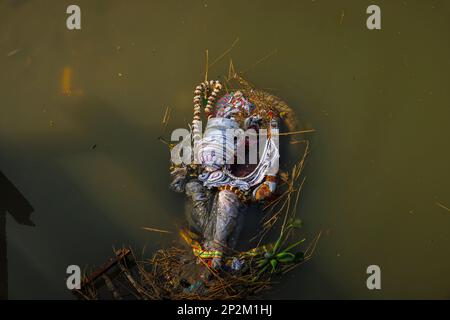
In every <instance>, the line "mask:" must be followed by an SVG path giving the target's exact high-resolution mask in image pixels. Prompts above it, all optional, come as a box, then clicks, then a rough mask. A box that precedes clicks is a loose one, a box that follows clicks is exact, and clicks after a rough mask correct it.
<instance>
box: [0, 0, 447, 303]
mask: <svg viewBox="0 0 450 320" xmlns="http://www.w3.org/2000/svg"><path fill="white" fill-rule="evenodd" d="M69 4H71V3H70V1H51V0H46V1H33V0H29V1H5V2H2V3H0V70H1V72H0V88H1V89H0V92H1V98H2V103H1V105H2V107H1V108H0V150H1V155H0V167H1V168H2V170H3V172H4V173H5V174H6V175H7V176H8V177H9V178H10V179H11V180H12V181H14V183H15V184H16V185H17V186H20V190H21V192H22V193H23V194H26V195H27V199H28V200H29V201H30V202H31V203H33V206H34V207H35V211H36V216H35V219H34V220H35V222H36V225H37V226H36V227H35V228H32V229H30V228H23V227H20V226H18V225H16V224H14V223H8V226H7V227H8V242H9V243H8V245H9V257H8V258H9V285H10V288H9V289H10V290H9V295H10V297H11V298H71V295H70V294H69V293H68V292H67V290H66V289H65V286H64V285H65V282H64V277H65V275H64V272H65V269H66V267H67V265H69V264H80V265H85V264H101V263H102V262H103V261H104V260H105V259H106V258H107V257H109V256H111V254H112V248H111V247H112V246H120V245H121V244H124V243H125V244H128V243H130V244H132V245H135V246H136V247H138V248H141V247H143V246H146V247H147V252H150V251H151V250H154V249H155V248H157V247H159V246H161V245H165V244H169V243H171V241H173V240H174V236H172V235H170V234H155V233H149V232H145V231H143V230H142V229H141V227H143V226H150V227H155V228H159V229H164V230H176V228H177V226H178V225H179V223H180V221H181V220H182V214H181V213H182V207H183V203H182V201H181V198H179V197H177V195H175V194H172V193H171V192H170V191H169V190H168V188H167V184H168V180H169V177H168V174H167V166H168V159H169V154H168V152H167V149H166V147H165V146H164V145H163V144H161V143H160V142H159V141H158V140H157V137H158V136H159V135H160V133H161V119H162V117H163V116H164V112H165V110H166V107H167V106H170V107H171V109H172V116H171V122H170V123H169V125H168V130H170V129H173V128H178V127H185V126H186V124H187V123H188V121H189V120H190V116H191V115H190V114H191V109H192V108H191V105H190V102H191V99H192V97H191V95H192V93H191V92H192V89H193V87H194V85H195V84H196V83H197V82H198V81H200V80H202V75H203V69H204V52H205V49H208V50H209V54H210V59H211V60H210V61H213V60H214V59H215V57H219V56H220V55H221V54H222V53H223V52H224V51H225V50H226V49H227V48H229V47H230V46H231V44H232V43H233V42H234V40H235V39H236V38H239V42H238V43H237V44H236V46H235V47H234V48H233V50H232V51H231V54H230V55H231V56H232V57H233V60H234V62H235V64H234V65H235V68H236V69H237V70H241V71H242V70H248V71H247V73H246V77H247V78H248V79H249V80H250V81H251V82H253V83H255V84H256V85H257V86H259V87H261V88H271V90H273V91H274V92H275V93H276V94H277V95H279V96H281V97H282V98H283V99H285V100H286V101H287V102H288V103H290V104H291V105H292V107H293V108H294V109H295V110H296V111H297V113H298V115H299V116H300V117H301V120H302V122H303V123H305V125H306V126H307V127H314V128H315V129H316V133H313V134H312V135H311V136H310V137H311V140H312V154H311V156H310V158H309V162H308V165H307V170H306V175H307V181H306V185H305V189H304V193H303V198H302V205H301V207H300V208H299V214H300V216H301V217H302V219H303V221H304V226H305V227H304V230H303V232H304V233H305V235H306V236H307V237H308V238H310V239H311V238H312V237H313V236H314V235H315V234H316V233H317V232H318V231H319V230H323V232H324V233H323V234H324V236H323V237H322V240H321V242H320V244H319V247H318V251H317V254H316V256H315V258H314V259H313V260H312V261H310V262H309V263H308V264H305V265H303V266H302V267H300V268H299V269H298V271H297V272H296V273H294V274H292V278H289V279H285V280H284V281H283V283H282V285H280V286H278V288H276V289H275V290H274V291H273V292H272V293H271V296H272V297H276V298H448V297H450V291H449V290H450V289H449V287H450V277H449V275H448V273H447V272H446V271H447V270H448V269H449V268H450V257H449V256H448V254H447V252H448V248H449V246H450V235H449V233H448V228H449V224H450V213H449V211H448V210H446V209H445V207H447V208H448V207H449V206H450V195H449V193H448V191H449V190H450V188H449V181H450V176H449V171H448V162H449V155H450V153H449V148H448V139H447V137H448V135H447V134H446V132H445V129H444V128H445V127H446V125H447V123H446V122H447V120H448V118H449V116H450V109H449V108H448V105H449V100H450V98H449V92H448V90H447V89H448V84H449V80H448V74H449V71H450V70H449V64H450V62H449V60H448V59H447V57H448V56H449V54H450V43H449V41H448V37H444V35H445V34H444V30H448V29H449V20H448V16H449V14H450V4H448V3H447V2H446V1H438V0H435V1H429V2H424V1H402V2H401V1H396V2H393V1H381V0H380V1H378V4H379V6H380V7H381V10H382V19H383V22H382V30H381V31H369V30H367V29H366V27H365V18H366V14H365V9H366V7H365V6H366V4H365V3H363V2H361V1H356V0H355V1H350V0H347V1H345V0H343V1H333V2H330V1H327V2H325V1H281V2H280V1H276V2H274V1H246V2H242V1H195V2H191V1H189V2H181V1H175V0H174V1H164V2H162V1H148V2H147V1H129V2H124V1H93V0H89V1H87V0H84V1H82V0H80V1H78V3H77V4H78V5H79V6H80V7H81V10H82V30H80V31H68V30H67V29H66V27H65V18H66V14H65V11H66V8H67V6H68V5H69ZM274 50H276V52H277V53H276V54H274V55H272V56H271V57H270V58H268V59H266V60H264V61H263V62H261V63H260V64H258V65H257V66H254V67H252V66H253V65H254V64H255V62H257V61H258V60H259V59H261V58H263V57H265V56H266V55H268V54H269V53H271V52H273V51H274ZM228 57H229V56H227V57H226V58H225V59H223V60H221V61H220V62H219V63H217V64H215V65H214V67H213V68H211V69H210V70H209V75H210V78H216V77H217V76H220V75H224V74H226V72H227V69H226V67H227V62H228V61H227V60H228ZM438 204H441V205H442V206H443V207H442V206H439V205H438ZM371 264H377V265H380V267H381V271H382V290H381V291H377V292H374V291H369V290H367V288H366V283H365V280H366V273H365V272H366V268H367V266H369V265H371ZM289 277H291V276H289Z"/></svg>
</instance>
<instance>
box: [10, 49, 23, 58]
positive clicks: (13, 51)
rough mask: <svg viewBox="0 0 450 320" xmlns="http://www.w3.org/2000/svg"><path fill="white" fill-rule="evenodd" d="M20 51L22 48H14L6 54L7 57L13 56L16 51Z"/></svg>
mask: <svg viewBox="0 0 450 320" xmlns="http://www.w3.org/2000/svg"><path fill="white" fill-rule="evenodd" d="M21 51H22V49H14V50H12V51H10V52H8V53H7V54H6V56H7V57H12V56H15V55H16V54H18V53H19V52H21Z"/></svg>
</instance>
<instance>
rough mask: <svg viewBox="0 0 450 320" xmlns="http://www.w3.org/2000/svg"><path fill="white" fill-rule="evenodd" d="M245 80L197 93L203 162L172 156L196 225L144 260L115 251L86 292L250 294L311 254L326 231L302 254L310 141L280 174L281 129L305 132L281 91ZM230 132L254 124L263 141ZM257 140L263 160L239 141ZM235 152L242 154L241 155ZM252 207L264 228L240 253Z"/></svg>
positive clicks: (194, 135)
mask: <svg viewBox="0 0 450 320" xmlns="http://www.w3.org/2000/svg"><path fill="white" fill-rule="evenodd" d="M239 83H240V84H242V85H241V86H240V87H239V88H236V89H232V90H230V91H229V92H224V93H222V94H221V90H222V85H221V84H220V82H218V81H209V82H205V83H202V84H201V85H199V86H197V87H196V89H195V91H194V117H193V123H192V131H191V134H190V135H189V136H188V142H192V144H193V146H194V147H193V150H194V152H193V157H194V158H196V159H194V162H191V163H180V164H175V163H172V165H171V170H170V171H171V177H172V181H171V184H170V187H171V189H173V190H174V191H176V192H179V193H183V194H184V195H185V196H186V198H187V199H186V218H187V222H188V226H187V227H186V228H182V229H181V230H180V237H181V239H183V242H184V244H183V245H175V246H172V247H169V248H163V249H160V250H158V251H157V252H156V253H155V254H153V255H152V256H151V257H150V258H143V259H136V258H135V257H134V254H133V253H132V252H131V251H120V252H118V253H116V259H115V260H113V262H111V263H110V264H109V265H108V266H107V267H106V268H105V267H103V269H100V270H97V271H96V272H94V273H92V274H91V276H88V277H86V278H85V281H84V282H83V287H82V288H81V290H79V292H78V291H77V296H78V297H79V298H82V299H111V298H112V299H121V298H133V299H244V298H247V297H249V296H253V295H259V294H261V292H263V291H264V290H266V289H267V288H269V287H270V285H271V278H272V276H273V275H276V274H283V273H286V272H288V271H290V270H292V269H293V268H294V267H295V266H297V265H298V264H300V263H302V262H305V261H307V260H308V259H310V257H311V256H312V253H313V252H314V249H315V246H316V244H317V241H318V239H319V236H320V234H319V236H318V237H317V238H316V239H315V240H314V241H313V243H312V244H311V245H310V246H309V247H308V248H307V249H306V250H303V251H299V250H298V249H297V248H298V246H300V245H301V244H302V243H303V241H304V239H301V240H299V241H294V242H292V241H291V239H292V237H293V235H294V231H295V229H298V228H299V227H300V224H301V223H300V221H299V220H298V219H296V218H295V210H291V209H292V208H294V209H295V208H296V207H297V201H298V199H299V193H300V191H301V189H302V185H303V180H302V179H301V178H300V177H301V173H302V170H303V167H304V163H305V158H306V156H307V154H308V143H307V140H303V141H305V144H304V146H305V148H304V149H303V150H302V152H300V153H299V154H298V153H297V156H298V155H300V159H299V161H298V162H295V164H294V165H293V166H292V171H290V172H286V171H284V172H281V173H280V174H279V163H278V162H279V160H283V161H282V162H285V161H284V160H285V159H284V158H282V157H280V153H281V149H282V148H280V147H279V145H278V142H277V139H278V136H279V135H281V134H278V128H279V127H282V126H285V127H286V128H287V129H288V130H289V132H294V133H298V132H301V131H297V119H296V117H295V114H294V113H293V112H292V110H291V109H290V108H289V107H288V106H287V104H286V103H284V102H283V101H282V100H281V99H279V98H277V97H276V96H274V95H272V94H269V93H267V92H265V91H261V90H258V89H254V88H252V87H250V86H249V85H248V84H247V83H246V82H245V81H244V80H243V79H241V78H239ZM216 101H217V102H216ZM202 108H203V111H204V115H205V118H206V120H207V125H206V128H207V129H210V132H208V130H206V132H205V134H202V132H201V127H202V126H201V115H202V112H201V111H202ZM165 118H166V117H165ZM229 129H232V130H244V131H245V130H254V132H255V133H256V134H255V135H254V136H256V138H257V139H256V140H253V141H252V139H251V137H253V136H251V135H247V136H245V135H244V137H246V138H245V139H236V140H233V141H232V142H231V141H230V140H228V141H227V139H226V138H227V130H229ZM265 132H267V133H268V134H267V136H266V137H264V135H265ZM289 132H288V133H289ZM284 134H286V133H284ZM239 137H240V136H239V134H238V138H239ZM249 137H250V138H249ZM255 141H256V143H257V144H258V145H260V146H262V148H263V149H262V150H258V154H257V161H256V163H251V161H247V162H243V163H242V162H239V161H237V160H238V156H239V155H238V154H236V150H237V149H238V148H239V146H240V145H244V146H245V147H246V148H247V147H250V146H251V144H252V143H255ZM185 142H186V141H184V143H185ZM260 142H261V143H260ZM298 146H299V144H296V148H297V147H298ZM227 150H229V152H231V151H233V154H232V156H231V155H230V154H227ZM259 151H261V152H259ZM244 159H247V160H248V159H249V158H248V157H246V156H245V157H244ZM278 176H280V179H279V178H278ZM260 204H263V206H260ZM251 206H255V207H256V208H258V210H260V211H264V212H265V214H264V218H263V219H262V225H261V228H257V226H255V231H256V230H257V229H260V230H259V231H260V232H261V233H260V234H259V235H257V236H256V237H259V241H258V242H257V243H256V244H254V245H253V246H252V245H249V244H247V245H246V246H245V249H239V250H238V249H237V244H238V243H239V242H240V237H239V236H240V232H241V229H242V227H243V223H244V222H243V221H244V216H245V212H247V210H248V208H249V207H251ZM279 218H281V219H279ZM152 230H156V229H152ZM269 231H271V232H272V233H273V232H275V234H272V240H271V241H263V240H264V239H265V238H264V236H265V235H266V234H267V233H268V232H269ZM277 233H278V235H277ZM273 236H275V241H274V240H273ZM241 247H242V246H241ZM124 252H125V253H126V254H125V257H126V258H124ZM103 275H106V277H104V276H103ZM102 292H103V293H102Z"/></svg>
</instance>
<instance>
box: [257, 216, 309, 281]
mask: <svg viewBox="0 0 450 320" xmlns="http://www.w3.org/2000/svg"><path fill="white" fill-rule="evenodd" d="M301 224H302V222H301V220H300V219H298V218H297V219H293V220H292V221H291V222H290V223H289V224H287V225H286V227H285V228H283V229H282V230H281V232H280V235H279V236H278V239H277V241H276V242H275V244H274V245H273V247H272V248H271V249H270V250H268V251H267V252H265V253H264V254H263V255H262V258H260V259H259V260H257V261H256V266H257V268H258V269H259V271H258V273H257V275H256V277H255V280H256V279H258V278H259V277H260V276H261V275H262V274H263V273H264V272H266V271H267V270H269V269H270V273H275V272H277V271H280V270H282V269H283V267H284V266H286V265H288V264H294V263H299V262H301V261H302V260H303V258H304V256H305V254H304V252H303V251H297V252H292V250H293V249H294V248H296V247H297V246H299V245H300V244H302V243H303V242H305V239H304V238H303V239H301V240H299V241H296V242H294V243H293V244H290V245H288V246H286V247H285V248H282V246H283V243H285V242H286V240H287V237H288V236H289V234H290V232H291V231H292V230H293V229H299V228H300V227H301Z"/></svg>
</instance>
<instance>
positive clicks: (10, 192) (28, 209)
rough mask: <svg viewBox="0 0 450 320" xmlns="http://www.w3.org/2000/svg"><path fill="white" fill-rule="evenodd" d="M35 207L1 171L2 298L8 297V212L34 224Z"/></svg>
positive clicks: (0, 279)
mask: <svg viewBox="0 0 450 320" xmlns="http://www.w3.org/2000/svg"><path fill="white" fill-rule="evenodd" d="M33 210H34V209H33V207H32V206H31V204H30V203H29V202H28V201H27V199H25V197H24V196H23V195H22V194H21V193H20V191H19V190H18V189H17V188H16V187H15V186H14V184H13V183H12V182H11V181H9V180H8V178H7V177H6V176H5V175H4V174H3V173H2V172H0V299H8V250H7V249H8V248H7V245H8V244H7V239H6V214H7V213H9V214H11V216H12V217H13V218H14V220H15V221H16V222H17V223H19V224H21V225H26V226H34V223H33V222H32V221H31V219H30V215H31V213H32V212H33Z"/></svg>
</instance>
